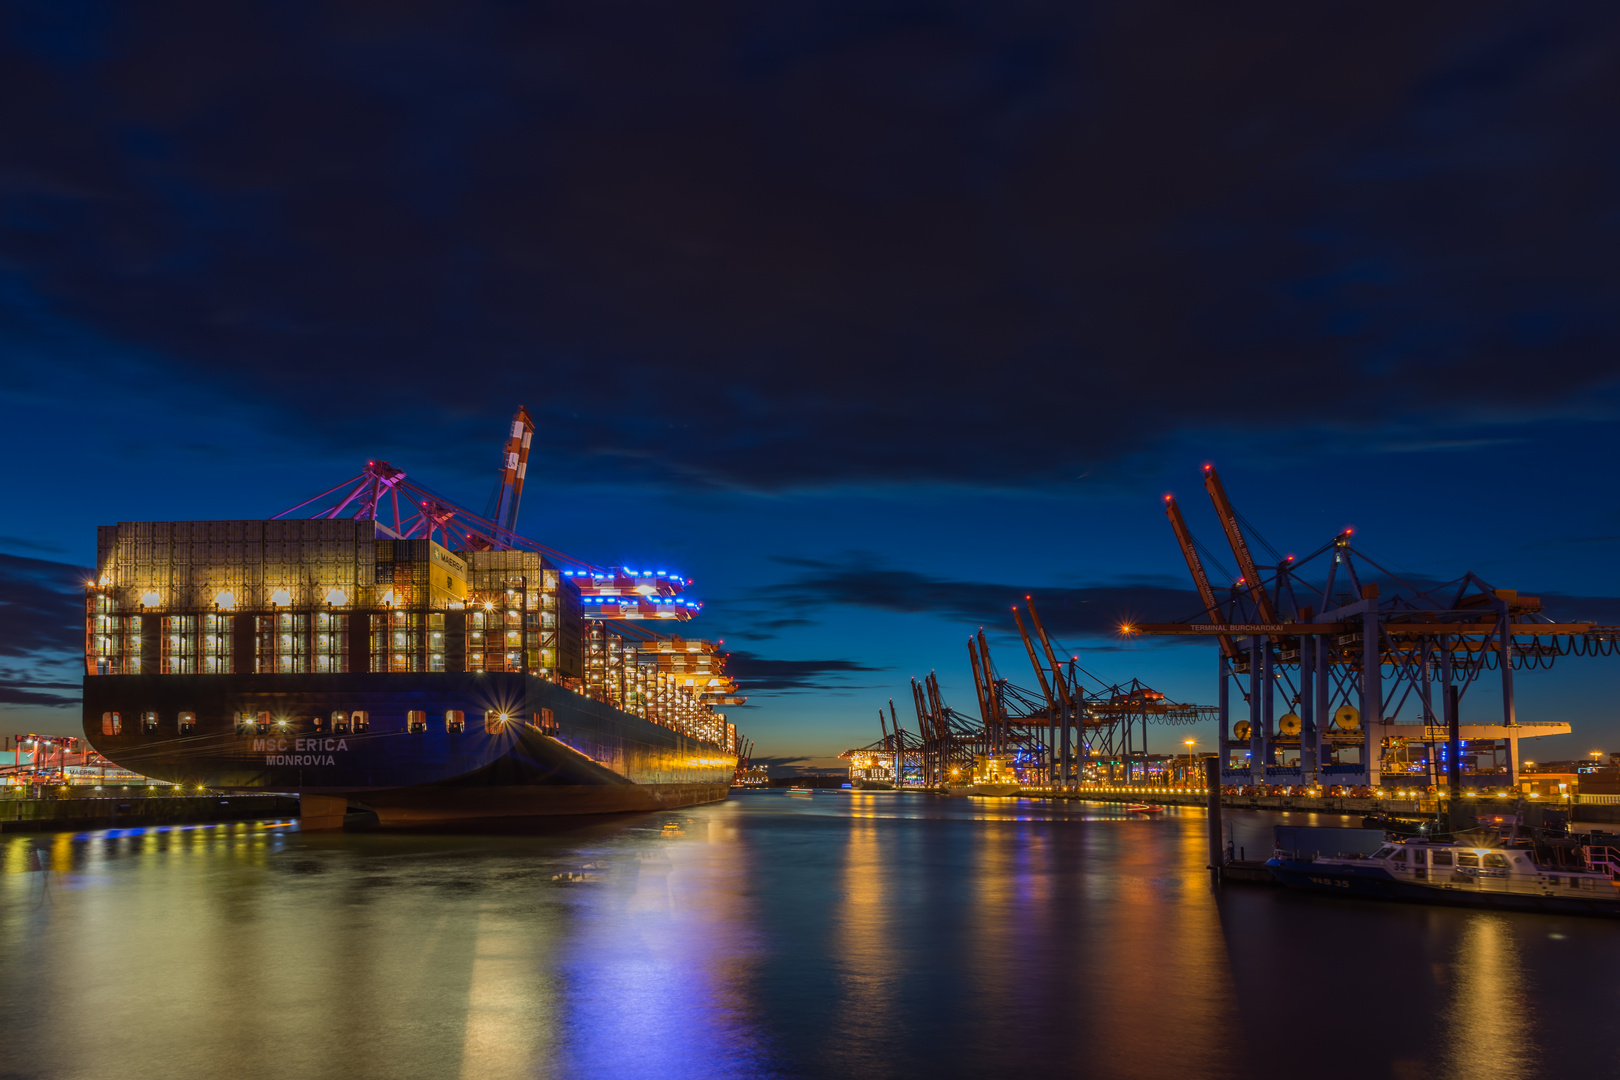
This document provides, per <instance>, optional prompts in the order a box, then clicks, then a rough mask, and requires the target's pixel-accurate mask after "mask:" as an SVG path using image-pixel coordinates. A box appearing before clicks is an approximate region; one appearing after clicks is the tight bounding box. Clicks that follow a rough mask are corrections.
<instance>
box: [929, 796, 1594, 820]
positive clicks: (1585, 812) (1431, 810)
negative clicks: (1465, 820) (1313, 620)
mask: <svg viewBox="0 0 1620 1080" xmlns="http://www.w3.org/2000/svg"><path fill="white" fill-rule="evenodd" d="M953 794H971V793H970V792H954V793H953ZM1019 797H1020V798H1026V799H1067V800H1073V801H1079V802H1113V803H1137V802H1144V803H1154V804H1156V805H1159V806H1198V807H1202V806H1206V805H1208V802H1207V796H1206V795H1205V794H1204V792H1203V791H1201V790H1197V789H1194V790H1191V791H1189V790H1186V789H1177V788H1151V787H1139V788H1127V787H1116V788H1085V789H1082V790H1081V791H1079V792H1078V793H1070V794H1065V793H1061V792H1050V791H1041V790H1026V791H1024V792H1022V793H1021V794H1020V796H1019ZM1449 801H1450V800H1441V801H1439V802H1436V801H1433V800H1427V799H1426V800H1423V801H1421V802H1420V801H1419V800H1417V799H1386V798H1370V799H1351V798H1345V797H1343V796H1339V797H1332V798H1330V797H1326V796H1319V797H1315V798H1312V797H1310V796H1306V795H1222V796H1221V805H1222V806H1224V807H1229V808H1231V809H1234V810H1291V811H1305V812H1315V813H1321V814H1380V813H1381V814H1396V815H1403V816H1412V817H1422V816H1432V815H1434V814H1436V813H1437V812H1438V811H1439V810H1440V809H1441V808H1444V807H1445V806H1446V805H1448V803H1449ZM1515 805H1516V804H1515V801H1514V800H1512V799H1463V800H1460V802H1459V804H1458V806H1459V809H1462V808H1463V807H1469V808H1471V809H1468V810H1465V811H1464V813H1465V814H1468V815H1473V816H1478V815H1482V814H1490V813H1495V812H1498V811H1505V810H1510V809H1512V808H1513V807H1514V806H1515ZM1523 805H1524V806H1525V808H1526V809H1529V808H1531V807H1538V806H1539V807H1544V808H1546V809H1548V810H1554V811H1557V812H1559V813H1564V814H1568V815H1569V820H1570V821H1571V822H1573V823H1582V822H1585V823H1587V824H1594V825H1598V824H1614V823H1616V822H1620V803H1586V802H1581V801H1577V802H1575V803H1574V804H1569V803H1563V802H1556V801H1554V800H1551V799H1546V800H1543V799H1530V800H1526V801H1525V802H1524V804H1523ZM1527 820H1528V819H1527ZM1537 820H1539V819H1537Z"/></svg>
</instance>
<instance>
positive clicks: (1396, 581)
mask: <svg viewBox="0 0 1620 1080" xmlns="http://www.w3.org/2000/svg"><path fill="white" fill-rule="evenodd" d="M1202 479H1203V483H1204V486H1205V489H1206V491H1207V492H1208V494H1209V497H1210V500H1211V503H1212V505H1213V507H1214V509H1215V513H1216V516H1217V518H1218V519H1219V521H1220V523H1221V526H1222V531H1223V533H1224V538H1225V540H1226V542H1227V546H1228V547H1229V548H1230V551H1231V554H1232V557H1233V558H1234V560H1235V562H1236V565H1237V570H1236V572H1231V571H1226V570H1224V568H1222V566H1221V563H1220V560H1219V559H1218V558H1217V556H1216V555H1215V553H1214V552H1212V551H1210V549H1208V548H1207V547H1205V546H1204V545H1202V544H1201V543H1199V542H1198V541H1197V540H1196V539H1195V538H1194V536H1193V534H1192V532H1191V531H1190V530H1189V528H1188V527H1187V524H1186V521H1185V519H1184V518H1183V516H1182V513H1181V510H1180V508H1179V506H1178V505H1177V503H1176V500H1175V498H1174V497H1173V496H1166V498H1165V513H1166V516H1167V518H1168V520H1169V524H1170V527H1171V531H1172V532H1173V533H1174V535H1175V538H1176V542H1177V545H1178V547H1179V548H1180V551H1181V553H1182V556H1183V558H1184V561H1185V563H1186V566H1187V570H1188V572H1189V575H1190V577H1191V579H1192V583H1193V585H1194V588H1195V589H1196V591H1197V594H1198V596H1199V598H1200V600H1201V602H1202V607H1203V610H1202V611H1200V612H1198V613H1196V614H1195V615H1192V616H1190V617H1188V618H1187V619H1185V620H1183V621H1180V622H1174V623H1163V624H1124V625H1121V626H1120V627H1119V631H1120V633H1121V635H1123V636H1147V635H1190V636H1197V637H1201V638H1205V639H1213V641H1214V643H1215V644H1216V645H1217V647H1218V648H1217V660H1218V667H1217V670H1216V673H1215V674H1216V683H1215V693H1214V697H1215V702H1216V703H1215V704H1214V705H1199V704H1183V703H1177V702H1174V701H1172V700H1170V699H1169V698H1167V697H1166V696H1165V695H1164V694H1163V693H1161V692H1159V691H1157V690H1154V689H1153V688H1151V687H1149V686H1147V685H1146V684H1144V683H1142V682H1140V681H1139V680H1134V679H1133V680H1131V681H1129V682H1126V683H1112V682H1109V681H1107V680H1104V679H1099V678H1097V677H1095V676H1093V675H1091V674H1090V673H1089V672H1087V671H1086V670H1085V669H1084V668H1082V667H1081V666H1080V663H1079V655H1078V653H1076V652H1072V651H1065V650H1061V649H1060V648H1058V647H1056V645H1055V643H1054V642H1053V640H1052V638H1051V637H1050V635H1049V634H1048V633H1047V631H1046V629H1045V627H1044V626H1043V624H1042V622H1041V618H1040V614H1039V611H1038V610H1037V608H1036V604H1035V602H1034V600H1033V599H1031V598H1026V600H1025V604H1024V606H1023V610H1022V611H1020V609H1019V608H1018V607H1014V608H1013V611H1012V616H1013V619H1012V621H1013V624H1014V627H1015V628H1016V630H1017V632H1018V638H1019V640H1020V642H1021V644H1022V645H1023V647H1024V648H1023V652H1024V653H1026V654H1027V656H1028V660H1029V664H1030V670H1031V672H1032V673H1033V676H1034V682H1035V686H1034V687H1028V686H1020V685H1017V684H1015V683H1014V682H1013V681H1012V679H1011V678H1010V677H1009V676H1008V674H1007V673H1005V672H1004V671H1003V670H1002V669H1000V668H999V667H998V666H997V665H996V662H995V660H994V659H993V658H992V655H991V651H990V647H989V644H988V642H987V640H986V638H985V634H984V631H983V630H982V629H981V630H980V631H979V632H978V633H977V634H976V635H974V636H972V637H970V638H969V639H968V643H967V644H968V666H969V669H970V670H971V672H972V675H973V686H974V691H975V699H976V700H975V706H976V708H975V710H974V711H973V712H964V711H961V710H958V709H955V708H952V707H951V706H950V705H948V704H947V703H946V702H945V700H944V697H943V695H942V694H941V692H940V686H939V680H938V678H937V677H936V676H935V675H933V674H930V675H928V676H927V677H925V678H924V679H922V680H913V681H912V698H913V701H912V705H913V708H912V712H913V713H914V714H915V717H916V732H915V733H913V732H911V731H908V730H906V729H905V727H904V726H903V725H902V724H901V723H900V719H899V714H898V712H897V710H896V709H895V706H894V702H893V701H890V702H889V703H888V710H887V712H886V713H885V712H884V710H881V709H880V710H879V730H880V733H881V734H880V737H879V738H877V739H876V740H874V741H873V742H871V743H868V744H865V745H863V746H858V747H854V748H851V749H850V750H847V751H845V752H844V754H843V757H844V758H845V759H847V760H848V761H849V762H850V777H851V781H850V782H851V784H852V786H860V787H876V788H881V787H900V788H909V789H918V790H947V791H950V790H965V791H971V792H976V793H979V794H1010V793H1024V794H1030V795H1037V794H1038V795H1047V796H1057V797H1109V798H1127V797H1132V796H1135V797H1140V795H1141V794H1142V793H1144V792H1147V791H1151V790H1154V789H1167V788H1169V787H1172V786H1184V787H1185V788H1186V789H1187V793H1188V795H1189V797H1196V796H1195V795H1194V792H1195V791H1200V792H1201V791H1202V789H1203V788H1204V787H1205V784H1206V781H1205V779H1204V776H1203V764H1202V760H1203V759H1213V760H1214V761H1215V762H1217V764H1218V766H1219V768H1218V773H1219V780H1218V785H1219V788H1220V792H1221V794H1222V795H1223V796H1225V797H1227V798H1228V799H1229V800H1232V801H1233V802H1234V803H1236V804H1238V805H1271V806H1278V807H1279V808H1280V807H1281V806H1282V804H1284V803H1286V804H1287V805H1289V806H1297V807H1300V808H1305V807H1310V806H1313V805H1314V804H1315V802H1316V801H1318V800H1335V805H1343V806H1350V805H1353V806H1354V808H1356V809H1365V808H1374V807H1377V808H1382V807H1384V806H1387V805H1389V804H1399V805H1400V806H1401V808H1402V809H1407V808H1410V809H1411V810H1412V811H1413V812H1424V811H1425V810H1427V811H1433V810H1434V809H1435V808H1436V807H1437V806H1438V804H1439V801H1440V800H1444V799H1451V800H1459V801H1460V800H1465V799H1472V798H1484V799H1511V798H1522V799H1525V800H1531V801H1535V800H1540V801H1545V802H1549V803H1550V802H1558V801H1560V800H1562V801H1564V802H1566V803H1567V804H1570V805H1573V804H1574V802H1575V800H1577V799H1578V800H1579V801H1580V803H1581V804H1582V805H1583V807H1584V809H1585V811H1587V812H1588V816H1589V817H1590V819H1592V820H1612V816H1611V815H1614V814H1616V813H1620V777H1617V776H1616V775H1615V769H1614V767H1613V766H1614V764H1615V763H1613V762H1608V763H1604V762H1601V761H1598V760H1593V761H1588V762H1584V763H1574V764H1572V765H1571V768H1570V770H1569V771H1567V772H1564V773H1559V772H1558V771H1557V770H1555V769H1549V768H1548V767H1547V765H1546V763H1543V766H1541V767H1540V768H1538V767H1537V766H1535V765H1534V764H1533V763H1527V762H1525V761H1524V760H1523V759H1522V756H1521V742H1522V741H1523V740H1525V739H1535V738H1540V737H1544V736H1548V735H1562V734H1569V733H1570V731H1571V728H1570V725H1569V724H1568V723H1567V722H1564V721H1550V720H1526V719H1522V718H1520V716H1519V715H1518V709H1517V706H1516V702H1515V697H1514V683H1515V678H1516V677H1517V676H1520V675H1521V674H1528V673H1529V672H1533V671H1537V670H1547V669H1551V668H1552V667H1553V665H1554V662H1555V661H1557V660H1558V659H1559V658H1561V657H1565V656H1572V655H1573V656H1591V655H1597V656H1612V655H1613V654H1614V653H1615V651H1616V649H1617V647H1620V627H1614V626H1603V625H1598V624H1596V623H1593V622H1589V621H1556V620H1554V619H1553V618H1552V617H1551V616H1549V615H1547V614H1545V613H1544V612H1543V611H1542V605H1541V602H1540V600H1539V599H1538V598H1536V597H1533V596H1525V595H1521V594H1520V593H1518V592H1517V591H1514V590H1510V589H1500V588H1496V587H1494V586H1493V585H1491V584H1490V583H1488V582H1486V581H1485V580H1484V579H1483V578H1482V577H1481V576H1479V575H1478V574H1475V573H1472V572H1470V573H1465V574H1463V575H1461V576H1460V577H1458V578H1455V579H1453V580H1449V581H1444V582H1442V583H1439V584H1434V583H1433V580H1432V579H1429V578H1423V579H1420V580H1419V581H1416V582H1413V581H1410V580H1407V579H1406V578H1405V577H1403V576H1402V575H1401V574H1398V573H1396V572H1394V571H1391V570H1389V569H1388V568H1386V567H1385V566H1383V565H1381V564H1379V563H1378V562H1377V561H1375V560H1374V559H1373V558H1372V557H1370V556H1368V555H1367V554H1366V553H1365V552H1363V551H1359V550H1358V549H1357V548H1356V547H1355V545H1354V544H1353V542H1352V541H1353V535H1352V532H1351V530H1349V529H1346V530H1344V531H1343V532H1341V533H1339V534H1338V535H1336V536H1334V537H1333V538H1331V539H1330V540H1329V541H1328V542H1327V543H1325V544H1323V545H1322V546H1321V547H1319V548H1318V549H1317V550H1315V551H1314V552H1312V553H1311V554H1310V555H1308V556H1306V557H1304V558H1295V557H1294V556H1291V555H1288V556H1285V555H1282V554H1280V553H1278V552H1277V551H1276V549H1274V548H1272V547H1271V546H1270V545H1269V544H1267V543H1266V542H1265V541H1264V540H1263V538H1260V537H1259V534H1258V532H1257V531H1256V530H1255V529H1254V527H1253V526H1252V524H1250V523H1249V522H1247V521H1246V520H1245V519H1243V518H1242V517H1241V516H1240V515H1239V514H1238V512H1237V510H1236V509H1235V507H1234V506H1233V504H1232V502H1231V500H1230V498H1229V497H1228V496H1227V493H1226V491H1225V488H1224V486H1223V485H1222V482H1221V479H1220V477H1219V475H1218V474H1217V473H1216V471H1215V469H1214V468H1213V466H1206V467H1205V468H1204V470H1203V477H1202ZM1251 539H1254V540H1258V541H1259V543H1260V545H1261V546H1262V547H1263V548H1264V549H1265V550H1266V551H1267V552H1268V553H1269V554H1271V555H1272V556H1273V558H1274V559H1275V563H1274V565H1269V566H1261V565H1259V564H1258V563H1257V562H1256V560H1255V558H1254V556H1253V554H1252V552H1251V546H1250V544H1251ZM1211 568H1213V569H1214V571H1215V572H1216V573H1217V574H1218V575H1220V576H1222V577H1224V578H1226V580H1229V581H1230V582H1231V584H1230V585H1228V586H1226V587H1224V588H1222V589H1219V590H1218V589H1217V587H1216V586H1215V584H1214V582H1213V581H1212V579H1211V577H1210V569H1211ZM1026 618H1027V622H1026ZM1487 681H1490V682H1494V683H1496V684H1497V686H1498V688H1499V701H1500V704H1497V702H1496V701H1493V702H1492V703H1491V708H1490V711H1489V713H1478V712H1476V713H1475V714H1474V715H1465V712H1466V705H1467V701H1468V693H1469V690H1470V689H1471V688H1474V687H1477V686H1480V685H1483V684H1484V683H1486V682H1487ZM1200 721H1214V722H1215V725H1216V729H1217V744H1216V746H1215V747H1214V748H1213V749H1212V751H1211V750H1210V749H1205V750H1203V751H1202V752H1200V750H1199V749H1198V748H1197V747H1196V743H1195V741H1194V740H1191V739H1186V738H1182V736H1184V735H1186V734H1187V732H1186V731H1184V730H1183V731H1179V732H1177V731H1174V730H1173V729H1176V728H1182V729H1185V728H1186V727H1187V726H1189V725H1191V724H1194V723H1198V722H1200ZM1150 725H1154V726H1159V727H1162V728H1166V729H1172V730H1169V731H1166V733H1165V735H1166V736H1168V737H1167V738H1166V741H1165V743H1164V744H1162V745H1161V746H1160V747H1159V748H1158V750H1159V752H1158V753H1156V754H1154V753H1149V751H1148V733H1149V728H1150ZM1598 756H1599V757H1601V755H1598ZM1577 774H1579V775H1580V776H1581V777H1582V778H1583V779H1584V780H1585V783H1578V782H1577ZM1605 811H1607V812H1606V813H1605ZM1594 812H1595V813H1594Z"/></svg>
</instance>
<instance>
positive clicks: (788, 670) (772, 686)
mask: <svg viewBox="0 0 1620 1080" xmlns="http://www.w3.org/2000/svg"><path fill="white" fill-rule="evenodd" d="M882 670H884V669H883V668H876V667H868V666H867V665H865V664H860V663H857V662H856V661H854V660H772V659H769V658H767V657H763V656H756V655H754V654H753V653H751V652H733V653H731V654H730V658H729V659H728V660H727V661H726V673H727V674H729V675H731V676H732V677H733V678H735V679H736V680H737V682H738V684H739V686H740V688H741V691H742V692H743V693H745V694H765V693H771V692H780V691H784V690H825V689H829V688H838V689H850V687H849V686H848V685H847V684H846V683H844V682H843V681H842V680H843V677H844V676H847V675H851V674H854V673H856V672H863V671H882Z"/></svg>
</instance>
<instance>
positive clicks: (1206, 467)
mask: <svg viewBox="0 0 1620 1080" xmlns="http://www.w3.org/2000/svg"><path fill="white" fill-rule="evenodd" d="M1214 467H1215V466H1213V465H1205V466H1204V471H1205V472H1209V470H1211V469H1213V468H1214Z"/></svg>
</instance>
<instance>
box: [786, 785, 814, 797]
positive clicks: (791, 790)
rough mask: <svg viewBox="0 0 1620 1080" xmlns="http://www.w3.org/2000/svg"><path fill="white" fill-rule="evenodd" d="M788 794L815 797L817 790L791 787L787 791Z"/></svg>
mask: <svg viewBox="0 0 1620 1080" xmlns="http://www.w3.org/2000/svg"><path fill="white" fill-rule="evenodd" d="M787 793H788V794H789V795H814V794H815V793H816V789H815V788H813V787H790V788H788V789H787Z"/></svg>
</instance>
